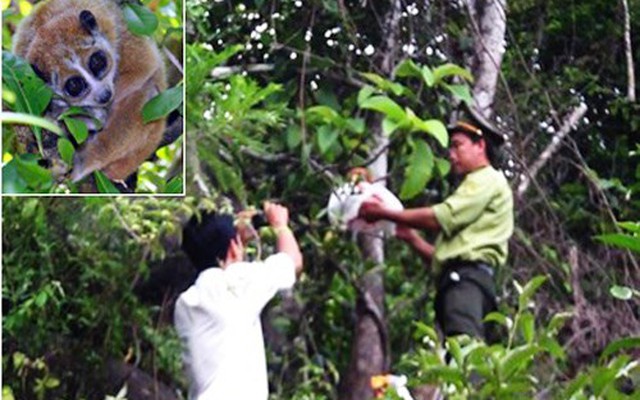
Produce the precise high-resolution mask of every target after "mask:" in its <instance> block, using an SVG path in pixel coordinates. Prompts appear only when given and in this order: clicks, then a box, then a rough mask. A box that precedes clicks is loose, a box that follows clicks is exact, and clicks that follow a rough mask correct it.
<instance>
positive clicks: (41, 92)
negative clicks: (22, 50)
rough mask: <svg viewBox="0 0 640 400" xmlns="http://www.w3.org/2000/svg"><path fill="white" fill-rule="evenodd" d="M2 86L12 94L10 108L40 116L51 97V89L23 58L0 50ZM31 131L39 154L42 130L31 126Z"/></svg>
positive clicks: (41, 151)
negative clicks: (13, 101)
mask: <svg viewBox="0 0 640 400" xmlns="http://www.w3.org/2000/svg"><path fill="white" fill-rule="evenodd" d="M2 88H3V92H4V91H5V90H6V91H10V92H12V93H13V94H14V96H15V97H14V98H15V103H14V104H13V105H12V107H11V108H12V110H13V111H15V112H17V113H25V114H30V115H34V116H41V115H42V113H43V112H44V110H45V109H46V108H47V106H48V105H49V102H50V101H51V98H52V97H53V91H52V90H51V88H50V87H49V86H48V85H47V84H46V83H45V82H44V81H43V80H42V79H40V77H39V76H38V75H36V73H35V72H34V71H33V69H32V68H31V65H29V64H28V63H27V62H26V61H25V60H23V59H22V58H20V57H18V56H16V55H14V54H12V53H10V52H8V51H3V52H2ZM32 129H33V133H34V136H35V138H36V143H37V144H38V150H39V151H40V154H42V153H43V149H42V130H41V129H40V127H39V126H33V128H32Z"/></svg>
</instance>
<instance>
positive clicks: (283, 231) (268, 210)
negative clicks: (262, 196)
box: [264, 202, 303, 276]
mask: <svg viewBox="0 0 640 400" xmlns="http://www.w3.org/2000/svg"><path fill="white" fill-rule="evenodd" d="M264 214H265V216H266V217H267V221H269V225H271V227H272V228H273V230H274V231H275V232H276V235H277V237H278V239H277V241H276V249H277V251H278V252H282V253H286V254H288V255H289V256H290V257H291V259H292V260H293V264H294V266H295V271H296V276H300V274H301V273H302V267H303V262H302V253H301V252H300V246H298V241H297V240H296V237H295V236H294V235H293V231H291V229H290V228H289V210H288V209H287V208H286V207H284V206H281V205H279V204H275V203H270V202H266V203H265V204H264Z"/></svg>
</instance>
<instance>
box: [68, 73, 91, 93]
mask: <svg viewBox="0 0 640 400" xmlns="http://www.w3.org/2000/svg"><path fill="white" fill-rule="evenodd" d="M86 87H87V81H85V80H84V78H83V77H81V76H74V77H73V78H69V79H68V80H67V82H66V83H65V84H64V91H65V92H67V94H68V95H69V96H71V97H77V96H79V95H80V93H82V92H84V90H85V89H86Z"/></svg>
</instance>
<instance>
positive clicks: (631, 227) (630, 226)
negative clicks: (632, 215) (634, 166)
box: [618, 164, 640, 233]
mask: <svg viewBox="0 0 640 400" xmlns="http://www.w3.org/2000/svg"><path fill="white" fill-rule="evenodd" d="M638 167H640V164H639V165H638ZM618 226H620V227H621V228H623V229H625V230H628V231H629V232H631V233H640V222H630V221H625V222H620V223H619V224H618Z"/></svg>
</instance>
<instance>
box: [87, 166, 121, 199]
mask: <svg viewBox="0 0 640 400" xmlns="http://www.w3.org/2000/svg"><path fill="white" fill-rule="evenodd" d="M93 177H94V178H95V180H96V188H97V189H98V193H117V194H120V191H119V190H118V188H116V187H115V186H114V184H113V183H112V182H111V181H110V180H109V178H107V176H106V175H105V174H104V173H102V172H101V171H96V172H94V173H93Z"/></svg>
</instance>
